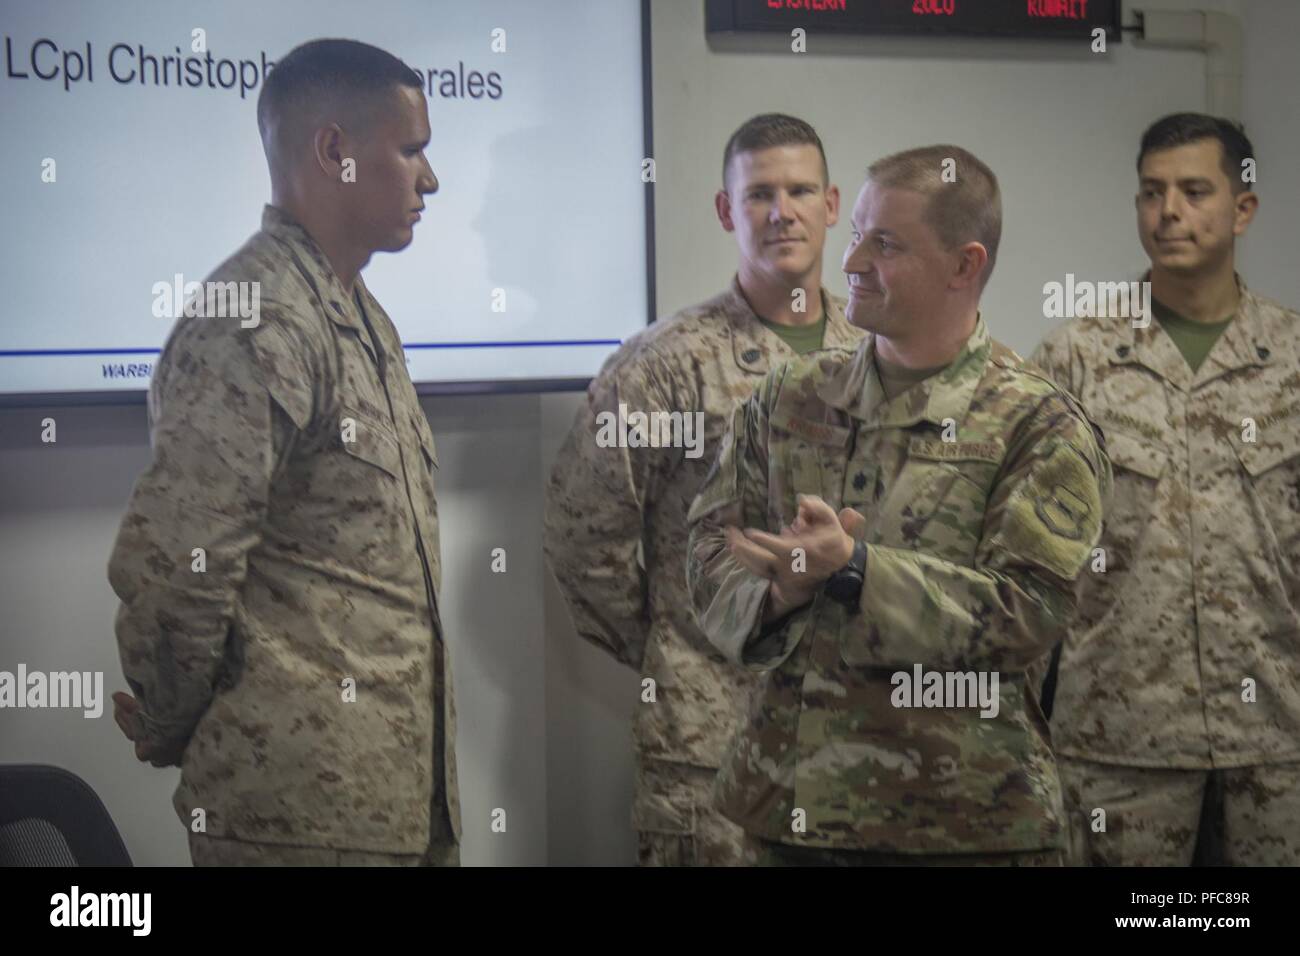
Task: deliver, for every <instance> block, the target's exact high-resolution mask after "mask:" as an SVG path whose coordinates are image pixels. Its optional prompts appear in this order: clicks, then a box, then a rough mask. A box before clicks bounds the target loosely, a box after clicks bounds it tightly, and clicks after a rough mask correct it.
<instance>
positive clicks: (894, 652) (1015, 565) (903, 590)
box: [855, 393, 1111, 673]
mask: <svg viewBox="0 0 1300 956" xmlns="http://www.w3.org/2000/svg"><path fill="white" fill-rule="evenodd" d="M1001 475H1002V477H1001V478H1000V479H999V481H998V483H997V484H996V485H995V486H994V488H993V491H992V492H991V494H990V495H989V499H988V505H987V508H986V510H985V514H984V525H983V530H982V532H981V538H980V543H979V546H978V549H977V552H976V557H975V562H974V566H973V567H967V566H965V565H960V564H955V563H952V562H949V561H945V560H942V559H940V558H936V557H934V556H932V555H929V554H924V553H919V552H914V551H910V550H904V549H898V548H888V547H881V546H878V545H870V546H868V549H867V550H868V557H867V573H866V583H865V585H864V587H863V590H862V600H861V611H862V613H861V615H860V616H855V617H856V618H857V624H856V626H859V627H864V628H867V629H868V633H867V635H866V636H867V641H866V643H865V646H866V648H867V652H866V654H865V658H866V659H864V660H862V661H859V662H858V663H862V664H868V665H872V666H880V667H897V666H904V665H907V666H910V665H912V664H914V663H918V662H920V663H926V664H930V665H932V666H939V667H952V668H955V669H969V668H975V669H980V670H997V671H1002V672H1006V673H1015V672H1023V671H1025V670H1026V669H1027V668H1028V667H1029V666H1030V665H1031V664H1033V663H1034V662H1035V661H1036V659H1038V658H1041V657H1042V656H1043V655H1045V654H1046V653H1047V652H1048V651H1049V650H1050V649H1051V647H1052V645H1053V644H1055V643H1056V642H1057V641H1058V640H1059V639H1060V638H1061V637H1062V636H1063V634H1064V631H1065V628H1066V626H1067V625H1068V623H1069V621H1070V619H1071V617H1072V616H1073V614H1074V608H1075V580H1076V578H1077V577H1078V575H1079V573H1080V572H1081V571H1082V570H1083V567H1084V565H1085V563H1086V562H1087V559H1088V558H1089V557H1090V555H1091V552H1092V549H1093V547H1094V546H1095V545H1096V543H1097V540H1098V538H1099V537H1100V535H1101V521H1102V503H1103V501H1104V500H1105V498H1106V497H1107V496H1108V494H1109V488H1110V483H1111V471H1110V463H1109V461H1108V460H1107V459H1106V457H1105V455H1104V454H1102V452H1101V450H1100V449H1099V447H1098V445H1097V442H1096V440H1095V437H1094V435H1093V431H1092V426H1091V425H1090V424H1089V422H1088V421H1087V419H1086V418H1085V417H1084V416H1083V415H1082V414H1081V413H1080V412H1078V411H1077V410H1076V408H1075V406H1074V403H1073V402H1072V401H1070V400H1069V399H1068V398H1067V397H1066V396H1064V395H1062V394H1059V393H1053V394H1051V395H1049V396H1047V397H1046V398H1045V399H1043V400H1042V401H1041V402H1040V404H1039V406H1038V408H1037V409H1036V411H1035V413H1034V414H1033V415H1032V416H1031V417H1030V418H1029V419H1028V420H1027V422H1026V423H1025V424H1024V425H1023V426H1022V428H1021V430H1020V434H1019V436H1018V438H1017V439H1016V440H1015V441H1014V442H1013V445H1012V447H1011V448H1010V449H1009V450H1008V454H1007V458H1006V461H1005V463H1004V465H1003V469H1002V473H1001Z"/></svg>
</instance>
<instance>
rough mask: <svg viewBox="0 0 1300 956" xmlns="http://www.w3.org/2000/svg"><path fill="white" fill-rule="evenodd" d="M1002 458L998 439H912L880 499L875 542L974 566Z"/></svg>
mask: <svg viewBox="0 0 1300 956" xmlns="http://www.w3.org/2000/svg"><path fill="white" fill-rule="evenodd" d="M1002 456H1003V449H1002V446H1001V444H1000V443H998V442H993V441H986V442H970V441H967V442H942V441H939V440H938V439H930V438H924V437H913V438H912V439H911V440H910V441H909V443H908V447H907V455H906V457H905V458H904V460H903V464H902V467H901V468H900V469H899V472H898V475H897V477H895V479H894V480H893V482H892V484H891V485H890V486H889V487H887V488H886V489H885V493H884V496H883V498H882V499H881V502H880V509H879V518H878V520H877V522H876V525H875V528H874V538H875V540H876V543H878V544H883V545H886V546H888V547H895V548H906V549H908V550H912V551H924V552H926V553H927V554H933V555H934V556H936V557H939V558H943V559H945V560H948V561H953V562H956V563H958V564H964V565H967V566H970V565H973V564H974V561H975V552H976V550H977V548H978V546H979V542H980V537H981V535H982V533H983V529H984V510H985V506H986V504H987V502H988V497H989V493H990V491H991V490H992V487H993V482H994V479H995V478H996V476H997V472H998V468H999V466H1000V464H1001V461H1002Z"/></svg>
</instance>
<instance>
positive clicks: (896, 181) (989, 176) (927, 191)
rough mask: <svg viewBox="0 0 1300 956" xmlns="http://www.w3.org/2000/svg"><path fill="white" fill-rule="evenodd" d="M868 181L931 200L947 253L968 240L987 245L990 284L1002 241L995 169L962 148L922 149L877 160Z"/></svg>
mask: <svg viewBox="0 0 1300 956" xmlns="http://www.w3.org/2000/svg"><path fill="white" fill-rule="evenodd" d="M949 161H951V162H949ZM948 170H951V174H948ZM867 178H868V179H869V180H870V181H871V182H873V183H875V184H876V185H877V186H880V187H883V188H885V189H910V190H912V191H913V192H918V193H920V194H921V195H923V196H925V197H926V209H925V221H926V222H927V223H928V224H929V225H930V227H931V228H932V229H933V230H934V231H935V233H936V234H937V235H938V236H939V241H940V242H941V243H943V246H944V248H945V249H949V250H951V249H956V248H957V247H958V246H960V245H963V244H965V243H967V242H978V243H979V244H980V245H982V246H983V247H984V249H985V251H987V252H988V254H989V261H988V263H987V264H986V265H985V266H984V274H983V275H982V276H981V277H980V288H981V289H983V288H984V286H986V285H988V281H989V277H990V276H991V275H993V264H994V263H995V262H996V261H997V258H998V243H999V242H1000V241H1001V239H1002V193H1001V190H999V188H998V178H997V176H995V175H993V170H991V169H989V168H988V166H986V165H985V164H984V163H983V162H982V161H981V160H980V159H979V158H977V157H976V156H975V155H974V154H972V153H970V152H968V151H966V150H964V149H962V148H961V147H960V146H951V145H940V146H921V147H919V148H917V149H909V150H906V151H904V152H901V153H894V154H893V155H892V156H886V157H885V158H884V159H878V160H876V161H875V162H874V163H872V164H871V166H870V167H869V168H868V169H867Z"/></svg>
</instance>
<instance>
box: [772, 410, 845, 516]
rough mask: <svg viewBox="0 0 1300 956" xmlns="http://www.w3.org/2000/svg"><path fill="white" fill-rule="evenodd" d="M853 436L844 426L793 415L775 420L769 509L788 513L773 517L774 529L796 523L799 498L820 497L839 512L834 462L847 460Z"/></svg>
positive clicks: (836, 471) (781, 415)
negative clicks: (847, 452)
mask: <svg viewBox="0 0 1300 956" xmlns="http://www.w3.org/2000/svg"><path fill="white" fill-rule="evenodd" d="M850 435H851V433H850V431H849V429H848V428H846V427H843V426H840V425H834V424H830V423H826V422H814V421H810V420H807V419H803V418H799V417H798V416H795V415H789V414H780V413H778V414H776V415H774V416H773V420H772V432H771V436H770V438H769V439H768V469H769V474H768V501H769V507H778V506H779V507H780V508H782V509H784V510H783V511H782V512H781V513H780V514H770V513H769V515H768V520H769V522H770V526H771V527H773V528H779V527H780V526H781V525H783V524H788V523H789V522H791V521H793V520H794V517H795V514H796V513H797V511H798V505H797V502H798V496H799V495H817V496H819V497H821V498H822V499H824V500H825V501H826V502H827V503H828V504H829V505H831V507H833V508H837V509H838V508H839V493H840V489H839V481H838V480H836V475H837V474H838V469H837V468H835V467H834V466H833V465H832V462H838V461H840V460H842V459H843V457H844V455H845V453H846V450H847V448H848V445H849V440H850Z"/></svg>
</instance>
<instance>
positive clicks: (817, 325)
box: [758, 312, 826, 355]
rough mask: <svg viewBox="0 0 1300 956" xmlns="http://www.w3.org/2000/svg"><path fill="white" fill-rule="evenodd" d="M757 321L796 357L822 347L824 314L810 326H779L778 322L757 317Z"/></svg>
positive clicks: (824, 332)
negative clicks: (775, 335) (773, 333)
mask: <svg viewBox="0 0 1300 956" xmlns="http://www.w3.org/2000/svg"><path fill="white" fill-rule="evenodd" d="M758 321H760V322H762V323H763V324H764V325H765V326H767V327H768V328H769V329H771V330H772V331H773V332H775V333H776V334H777V335H779V336H780V337H781V341H783V342H785V344H786V345H788V346H790V348H792V349H794V352H795V354H796V355H803V354H804V353H805V352H813V351H816V350H817V349H819V348H821V347H822V339H823V337H824V336H825V334H826V313H824V312H823V313H822V317H821V318H820V319H818V320H817V321H816V322H813V323H812V324H810V325H781V324H780V323H779V322H769V321H768V320H767V319H765V318H763V317H762V316H759V319H758Z"/></svg>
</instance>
